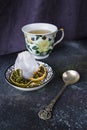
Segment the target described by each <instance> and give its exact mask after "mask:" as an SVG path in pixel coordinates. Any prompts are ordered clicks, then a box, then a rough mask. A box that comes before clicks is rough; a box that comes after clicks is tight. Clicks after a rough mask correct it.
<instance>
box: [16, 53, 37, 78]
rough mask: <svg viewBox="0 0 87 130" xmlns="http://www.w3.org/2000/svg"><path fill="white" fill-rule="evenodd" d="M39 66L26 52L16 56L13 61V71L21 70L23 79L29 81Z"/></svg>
mask: <svg viewBox="0 0 87 130" xmlns="http://www.w3.org/2000/svg"><path fill="white" fill-rule="evenodd" d="M38 68H39V65H38V63H37V61H36V60H35V59H34V57H33V56H32V55H31V54H30V53H29V52H28V51H23V52H21V53H19V54H18V56H17V58H16V61H15V70H16V69H21V70H22V72H23V77H24V78H26V79H29V78H30V77H32V76H33V73H34V72H35V71H37V70H38Z"/></svg>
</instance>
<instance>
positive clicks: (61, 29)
mask: <svg viewBox="0 0 87 130" xmlns="http://www.w3.org/2000/svg"><path fill="white" fill-rule="evenodd" d="M58 31H61V32H62V36H61V38H60V39H59V40H58V41H57V42H55V43H54V46H55V45H57V44H58V43H59V42H61V41H62V40H63V38H64V29H63V28H60V29H59V30H58Z"/></svg>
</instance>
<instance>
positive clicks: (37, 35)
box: [22, 23, 64, 59]
mask: <svg viewBox="0 0 87 130" xmlns="http://www.w3.org/2000/svg"><path fill="white" fill-rule="evenodd" d="M22 31H23V33H24V36H25V42H26V48H27V49H28V51H29V52H30V53H31V54H32V55H33V56H34V57H35V58H36V59H44V58H47V57H48V56H49V54H50V52H51V51H52V50H53V48H54V46H55V45H56V44H58V43H59V42H61V41H62V39H63V38H64V29H62V28H61V29H58V27H56V26H55V25H53V24H49V23H32V24H28V25H25V26H23V27H22ZM58 31H61V32H62V36H61V38H60V39H59V40H58V41H57V42H55V38H56V34H57V32H58Z"/></svg>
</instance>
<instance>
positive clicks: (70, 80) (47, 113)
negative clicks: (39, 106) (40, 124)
mask: <svg viewBox="0 0 87 130" xmlns="http://www.w3.org/2000/svg"><path fill="white" fill-rule="evenodd" d="M62 79H63V81H64V83H65V84H64V86H63V87H62V89H61V90H60V91H59V92H58V93H57V95H56V96H55V97H54V99H52V100H51V102H50V103H49V105H48V106H46V107H45V108H44V109H43V110H40V111H39V113H38V116H39V118H41V119H43V120H47V119H50V118H51V116H52V109H53V106H54V105H55V103H56V101H57V100H58V99H59V98H60V96H61V95H62V94H63V92H64V90H65V89H66V87H67V86H69V85H72V84H74V83H76V82H77V81H78V80H79V79H80V75H79V73H78V72H77V71H75V70H68V71H66V72H64V73H63V75H62Z"/></svg>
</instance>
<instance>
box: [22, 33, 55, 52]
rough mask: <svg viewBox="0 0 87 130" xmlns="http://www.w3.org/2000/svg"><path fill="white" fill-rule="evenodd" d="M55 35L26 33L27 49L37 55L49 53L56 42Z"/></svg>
mask: <svg viewBox="0 0 87 130" xmlns="http://www.w3.org/2000/svg"><path fill="white" fill-rule="evenodd" d="M54 37H55V36H54V35H47V36H42V35H34V36H33V35H27V34H25V41H26V47H27V49H28V50H29V51H30V52H31V53H33V54H35V55H46V54H48V53H49V52H50V51H51V50H52V48H53V44H54Z"/></svg>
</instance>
